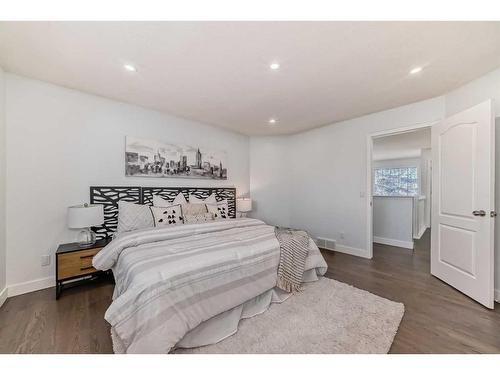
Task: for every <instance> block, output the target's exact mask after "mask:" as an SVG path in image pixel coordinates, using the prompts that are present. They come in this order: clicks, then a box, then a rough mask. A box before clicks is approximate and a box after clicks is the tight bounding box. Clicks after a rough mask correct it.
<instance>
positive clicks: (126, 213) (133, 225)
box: [116, 201, 154, 233]
mask: <svg viewBox="0 0 500 375" xmlns="http://www.w3.org/2000/svg"><path fill="white" fill-rule="evenodd" d="M152 226H154V222H153V216H152V215H151V210H150V209H149V206H148V205H145V204H136V203H131V202H127V201H119V202H118V227H117V228H116V233H122V232H128V231H131V230H136V229H143V228H149V227H152Z"/></svg>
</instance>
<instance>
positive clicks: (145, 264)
mask: <svg viewBox="0 0 500 375" xmlns="http://www.w3.org/2000/svg"><path fill="white" fill-rule="evenodd" d="M311 243H312V241H311ZM313 245H314V244H313V243H312V245H311V246H312V247H311V253H310V256H309V258H308V262H307V264H308V265H307V266H306V268H307V267H308V268H309V269H313V268H315V267H320V268H321V274H323V273H324V272H325V271H326V264H325V262H324V260H323V258H322V256H321V254H320V253H319V251H318V249H317V247H316V246H313ZM279 261H280V245H279V243H278V240H277V239H276V235H275V231H274V227H272V226H269V225H266V224H265V223H263V222H262V221H260V220H255V219H232V220H221V221H214V222H210V223H203V224H189V225H177V226H173V227H172V226H170V227H162V228H150V229H143V230H138V231H133V232H129V233H124V234H121V235H119V236H117V237H116V238H115V239H114V240H113V241H112V242H111V243H110V244H108V246H106V247H105V248H104V249H102V250H101V251H100V252H99V253H98V254H97V255H96V256H95V257H94V260H93V265H94V267H95V268H96V269H100V270H106V269H110V268H111V269H112V270H113V273H114V276H115V280H116V287H115V293H114V296H113V302H112V304H111V305H110V307H109V308H108V310H107V311H106V315H105V319H106V320H107V321H108V322H109V323H110V324H111V327H112V328H111V330H112V334H113V342H114V349H115V352H118V353H124V352H126V353H168V352H169V350H170V349H171V348H173V347H174V345H175V344H176V343H177V342H178V341H179V340H181V339H182V338H183V337H184V335H185V334H186V333H187V332H189V331H190V330H192V329H193V328H195V327H197V326H198V325H199V324H200V323H202V322H204V321H206V320H208V319H210V318H212V317H214V316H216V315H218V314H220V313H222V312H224V311H227V310H229V309H232V308H234V307H236V306H239V305H240V304H242V303H244V302H246V301H248V300H250V299H252V298H254V297H256V296H258V295H260V294H262V293H264V292H265V291H267V290H270V289H272V288H274V287H275V286H276V283H277V269H278V265H279Z"/></svg>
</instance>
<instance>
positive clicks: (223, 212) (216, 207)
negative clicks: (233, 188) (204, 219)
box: [207, 201, 229, 220]
mask: <svg viewBox="0 0 500 375" xmlns="http://www.w3.org/2000/svg"><path fill="white" fill-rule="evenodd" d="M207 209H208V212H209V213H211V214H212V215H214V219H215V220H219V219H229V207H228V204H227V201H225V202H224V201H221V202H217V203H215V204H212V203H207Z"/></svg>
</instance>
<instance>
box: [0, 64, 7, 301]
mask: <svg viewBox="0 0 500 375" xmlns="http://www.w3.org/2000/svg"><path fill="white" fill-rule="evenodd" d="M5 128H6V126H5V74H4V71H3V70H2V68H1V67H0V306H2V304H3V302H4V301H5V299H6V298H7V290H6V272H7V265H6V261H5V260H6V247H5V225H6V223H5V159H6V153H5Z"/></svg>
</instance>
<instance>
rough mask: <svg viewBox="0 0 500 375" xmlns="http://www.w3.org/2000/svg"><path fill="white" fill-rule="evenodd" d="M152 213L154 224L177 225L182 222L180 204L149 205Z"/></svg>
mask: <svg viewBox="0 0 500 375" xmlns="http://www.w3.org/2000/svg"><path fill="white" fill-rule="evenodd" d="M149 208H150V209H151V213H152V214H153V219H154V226H155V227H159V226H163V225H177V224H182V223H183V216H182V208H181V205H180V204H175V205H172V206H168V207H155V206H150V207H149Z"/></svg>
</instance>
